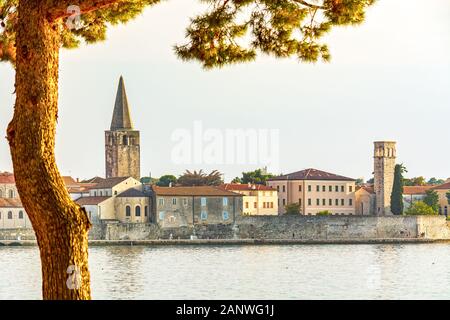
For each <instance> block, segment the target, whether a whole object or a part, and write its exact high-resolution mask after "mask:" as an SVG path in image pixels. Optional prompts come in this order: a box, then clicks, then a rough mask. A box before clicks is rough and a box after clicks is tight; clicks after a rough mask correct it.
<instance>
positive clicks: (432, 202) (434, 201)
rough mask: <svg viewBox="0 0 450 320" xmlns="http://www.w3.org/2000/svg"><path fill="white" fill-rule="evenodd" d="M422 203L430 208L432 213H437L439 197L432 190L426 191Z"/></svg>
mask: <svg viewBox="0 0 450 320" xmlns="http://www.w3.org/2000/svg"><path fill="white" fill-rule="evenodd" d="M426 193H427V194H426V196H425V198H424V199H423V202H424V203H425V204H427V205H428V206H430V207H431V208H432V209H433V210H434V211H436V212H438V211H439V195H438V193H437V192H436V191H434V190H427V191H426Z"/></svg>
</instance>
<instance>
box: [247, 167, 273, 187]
mask: <svg viewBox="0 0 450 320" xmlns="http://www.w3.org/2000/svg"><path fill="white" fill-rule="evenodd" d="M272 177H273V174H271V173H266V172H265V171H263V170H262V169H256V170H255V171H249V172H242V178H240V183H252V184H266V182H267V180H268V179H269V178H272Z"/></svg>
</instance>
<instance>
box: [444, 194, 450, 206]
mask: <svg viewBox="0 0 450 320" xmlns="http://www.w3.org/2000/svg"><path fill="white" fill-rule="evenodd" d="M445 196H446V197H447V202H448V204H450V191H448V192H447V193H446V194H445Z"/></svg>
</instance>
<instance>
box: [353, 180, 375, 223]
mask: <svg viewBox="0 0 450 320" xmlns="http://www.w3.org/2000/svg"><path fill="white" fill-rule="evenodd" d="M355 202H356V207H355V211H356V214H357V215H363V216H367V215H373V214H374V212H375V211H376V206H377V204H376V197H375V189H374V188H373V186H361V187H356V193H355Z"/></svg>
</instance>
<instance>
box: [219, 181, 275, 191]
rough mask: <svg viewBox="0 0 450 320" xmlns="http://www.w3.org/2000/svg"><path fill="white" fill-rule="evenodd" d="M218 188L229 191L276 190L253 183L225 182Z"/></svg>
mask: <svg viewBox="0 0 450 320" xmlns="http://www.w3.org/2000/svg"><path fill="white" fill-rule="evenodd" d="M219 188H221V189H224V190H229V191H255V190H256V191H276V189H274V188H272V187H269V186H266V185H263V184H253V183H225V184H223V185H221V186H219Z"/></svg>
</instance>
